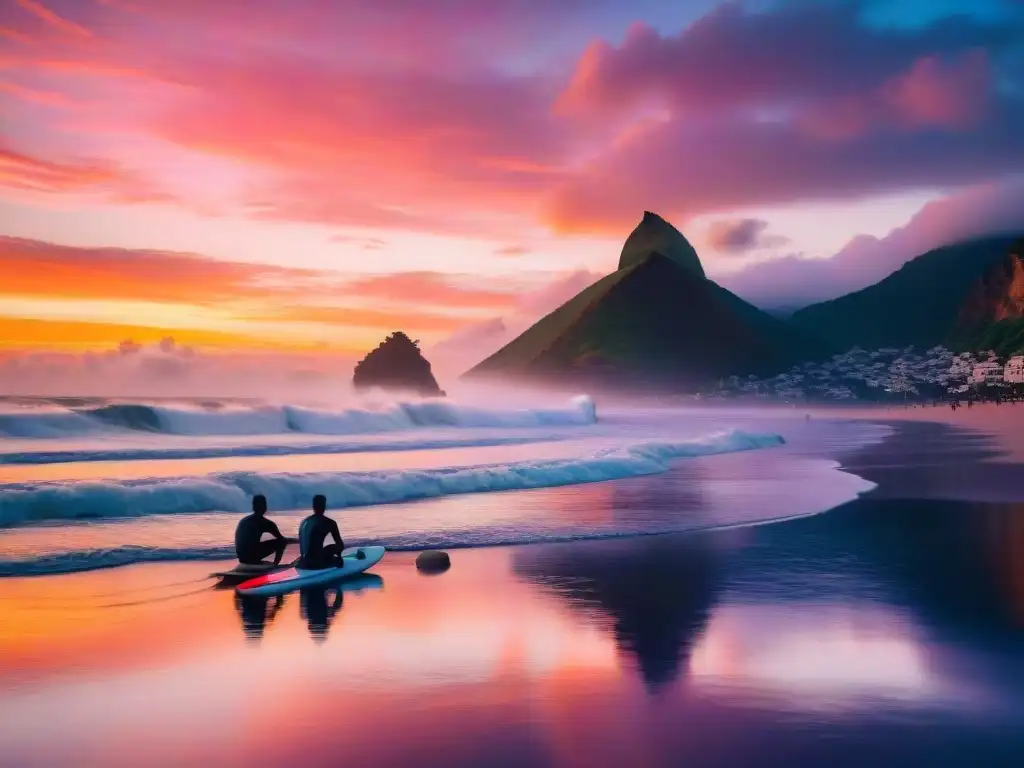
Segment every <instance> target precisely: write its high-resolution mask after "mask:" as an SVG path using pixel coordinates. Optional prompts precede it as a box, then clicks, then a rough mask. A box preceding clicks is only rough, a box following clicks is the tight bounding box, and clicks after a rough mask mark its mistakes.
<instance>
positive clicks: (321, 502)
mask: <svg viewBox="0 0 1024 768" xmlns="http://www.w3.org/2000/svg"><path fill="white" fill-rule="evenodd" d="M326 511H327V497H326V496H324V495H323V494H322V493H318V494H317V495H316V496H314V497H313V514H315V515H322V514H323V513H324V512H326Z"/></svg>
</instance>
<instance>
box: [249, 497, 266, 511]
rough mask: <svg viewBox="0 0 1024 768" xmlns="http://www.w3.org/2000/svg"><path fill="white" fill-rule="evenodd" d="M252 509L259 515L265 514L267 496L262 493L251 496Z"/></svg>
mask: <svg viewBox="0 0 1024 768" xmlns="http://www.w3.org/2000/svg"><path fill="white" fill-rule="evenodd" d="M252 511H253V512H254V513H255V514H256V515H259V516H263V515H265V514H267V497H266V496H264V495H263V494H262V493H258V494H256V495H255V496H253V497H252Z"/></svg>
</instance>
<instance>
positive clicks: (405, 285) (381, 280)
mask: <svg viewBox="0 0 1024 768" xmlns="http://www.w3.org/2000/svg"><path fill="white" fill-rule="evenodd" d="M348 290H349V291H351V292H352V293H354V294H355V295H358V296H366V297H370V298H378V299H387V300H390V301H395V302H406V303H410V304H421V305H427V306H435V307H459V308H469V307H477V308H486V309H496V310H499V311H500V310H502V309H505V308H508V307H512V306H515V304H516V302H517V301H518V296H517V295H516V294H513V293H507V292H504V291H495V290H493V289H489V288H476V287H465V286H460V285H457V284H456V283H455V282H454V281H453V277H452V276H451V275H443V274H440V273H438V272H400V273H397V274H393V275H382V276H380V277H370V278H366V279H363V280H357V281H355V282H353V283H350V284H349V285H348Z"/></svg>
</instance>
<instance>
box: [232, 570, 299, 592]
mask: <svg viewBox="0 0 1024 768" xmlns="http://www.w3.org/2000/svg"><path fill="white" fill-rule="evenodd" d="M298 575H299V572H298V571H296V570H295V569H294V568H288V569H286V570H284V571H277V573H267V574H264V575H263V576H257V577H256V578H255V579H249V580H248V581H243V582H242V583H241V584H239V585H238V588H239V589H252V588H253V587H262V586H264V585H265V584H276V583H277V582H279V581H284V580H286V579H294V578H295V577H296V576H298Z"/></svg>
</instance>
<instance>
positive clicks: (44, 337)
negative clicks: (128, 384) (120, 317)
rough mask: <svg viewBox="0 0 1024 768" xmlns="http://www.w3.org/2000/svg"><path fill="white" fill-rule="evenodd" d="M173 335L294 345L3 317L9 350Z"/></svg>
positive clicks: (210, 343) (206, 341) (1, 330)
mask: <svg viewBox="0 0 1024 768" xmlns="http://www.w3.org/2000/svg"><path fill="white" fill-rule="evenodd" d="M168 335H172V336H173V337H174V338H175V340H176V341H178V342H179V343H181V344H190V345H197V346H204V347H248V348H251V347H261V346H263V347H269V348H283V347H287V348H292V347H294V346H295V344H294V343H285V342H280V341H277V342H274V341H273V340H269V341H263V340H261V339H258V338H254V337H252V336H249V335H245V334H237V333H234V334H233V333H222V332H219V331H212V330H211V331H206V330H195V329H191V328H154V327H149V326H145V325H133V324H130V323H90V322H82V321H77V320H36V319H33V318H22V317H2V316H0V338H2V339H5V342H4V343H3V345H2V346H3V347H4V348H7V349H11V348H15V349H17V348H22V349H30V348H37V349H47V350H69V351H71V350H86V349H94V348H98V347H116V346H117V345H118V344H119V343H120V342H121V341H123V340H124V339H132V340H133V341H135V342H137V343H139V344H159V343H160V341H162V340H163V339H164V338H166V337H167V336H168Z"/></svg>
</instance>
